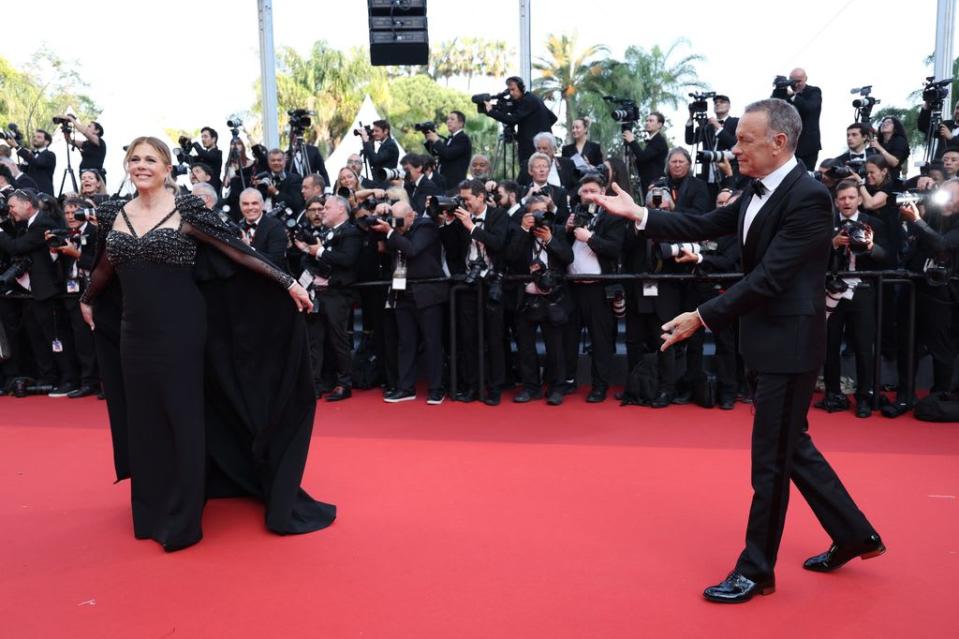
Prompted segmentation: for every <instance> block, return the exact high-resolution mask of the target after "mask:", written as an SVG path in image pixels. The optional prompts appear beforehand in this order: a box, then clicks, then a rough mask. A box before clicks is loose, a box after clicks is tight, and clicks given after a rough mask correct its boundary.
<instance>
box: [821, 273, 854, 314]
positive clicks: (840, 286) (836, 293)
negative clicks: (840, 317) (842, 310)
mask: <svg viewBox="0 0 959 639" xmlns="http://www.w3.org/2000/svg"><path fill="white" fill-rule="evenodd" d="M848 290H849V284H847V283H846V280H844V279H842V278H841V277H839V276H838V275H836V274H835V273H832V274H830V275H829V276H827V277H826V317H829V314H830V313H832V312H833V311H834V310H835V309H836V307H837V306H839V302H840V300H842V296H843V293H845V292H846V291H848Z"/></svg>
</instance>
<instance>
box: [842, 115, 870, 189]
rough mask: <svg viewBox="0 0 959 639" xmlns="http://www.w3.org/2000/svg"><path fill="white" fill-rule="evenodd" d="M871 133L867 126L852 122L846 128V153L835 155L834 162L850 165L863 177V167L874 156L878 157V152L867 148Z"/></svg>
mask: <svg viewBox="0 0 959 639" xmlns="http://www.w3.org/2000/svg"><path fill="white" fill-rule="evenodd" d="M872 135H873V131H872V128H871V127H870V126H869V125H868V124H863V123H862V122H853V123H852V124H850V125H849V126H847V127H846V152H845V153H842V154H841V155H837V156H836V158H835V160H836V162H842V163H843V164H847V165H850V166H851V168H852V169H853V170H854V171H858V172H859V173H860V175H863V176H865V169H864V168H863V165H864V164H865V163H866V160H867V159H869V158H871V157H872V156H874V155H880V153H879V150H878V149H875V148H873V147H871V146H869V139H870V137H872Z"/></svg>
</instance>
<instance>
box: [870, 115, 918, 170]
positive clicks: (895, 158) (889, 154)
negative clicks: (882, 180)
mask: <svg viewBox="0 0 959 639" xmlns="http://www.w3.org/2000/svg"><path fill="white" fill-rule="evenodd" d="M869 146H871V147H872V148H874V149H875V150H877V151H879V153H880V154H881V155H882V157H883V158H884V159H885V160H886V164H888V165H889V172H890V174H891V176H892V177H893V178H898V177H899V176H901V175H902V174H903V173H904V171H905V168H906V160H907V158H908V157H909V140H908V138H907V137H906V127H904V126H903V124H902V120H900V119H899V118H897V117H894V116H891V115H890V116H887V117H885V118H883V119H882V122H880V123H879V130H878V132H877V133H876V135H875V136H874V137H873V138H872V139H871V140H870V141H869Z"/></svg>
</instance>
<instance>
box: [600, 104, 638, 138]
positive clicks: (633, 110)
mask: <svg viewBox="0 0 959 639" xmlns="http://www.w3.org/2000/svg"><path fill="white" fill-rule="evenodd" d="M603 100H604V101H605V102H610V103H612V104H615V105H616V107H617V108H615V109H613V110H612V111H610V113H609V117H611V118H613V120H615V121H616V122H618V123H619V125H620V127H621V128H622V130H623V131H628V130H629V129H632V128H633V126H635V125H636V123H637V122H638V121H639V105H638V104H636V101H635V100H633V99H631V98H617V97H616V96H613V95H604V96H603Z"/></svg>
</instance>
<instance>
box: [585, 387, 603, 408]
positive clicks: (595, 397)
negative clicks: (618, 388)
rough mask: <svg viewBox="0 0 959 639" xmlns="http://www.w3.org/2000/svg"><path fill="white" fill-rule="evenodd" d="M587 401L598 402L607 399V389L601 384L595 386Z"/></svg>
mask: <svg viewBox="0 0 959 639" xmlns="http://www.w3.org/2000/svg"><path fill="white" fill-rule="evenodd" d="M586 401H587V402H589V403H590V404H598V403H599V402H605V401H606V389H605V388H602V387H600V386H594V387H593V390H591V391H590V392H589V395H587V396H586Z"/></svg>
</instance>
